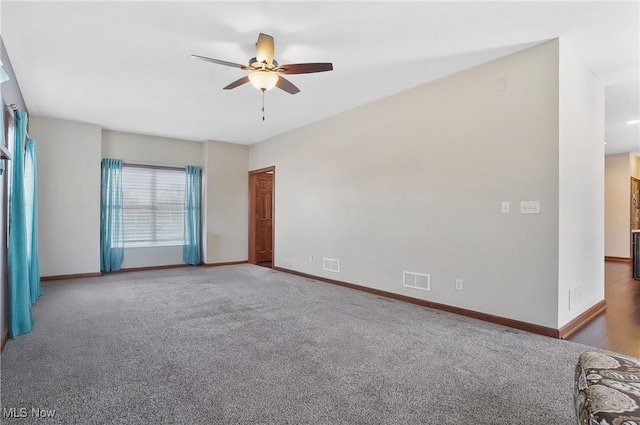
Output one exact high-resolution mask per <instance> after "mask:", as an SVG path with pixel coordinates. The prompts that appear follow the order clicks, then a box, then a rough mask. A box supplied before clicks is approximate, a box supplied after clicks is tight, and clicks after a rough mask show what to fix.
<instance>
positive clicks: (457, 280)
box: [456, 279, 462, 291]
mask: <svg viewBox="0 0 640 425" xmlns="http://www.w3.org/2000/svg"><path fill="white" fill-rule="evenodd" d="M456 290H458V291H462V279H456Z"/></svg>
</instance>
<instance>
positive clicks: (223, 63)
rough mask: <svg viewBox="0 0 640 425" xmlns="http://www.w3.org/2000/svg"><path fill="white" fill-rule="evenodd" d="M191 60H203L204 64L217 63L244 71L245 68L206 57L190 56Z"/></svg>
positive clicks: (237, 64)
mask: <svg viewBox="0 0 640 425" xmlns="http://www.w3.org/2000/svg"><path fill="white" fill-rule="evenodd" d="M191 58H192V59H200V60H203V61H205V62H212V63H217V64H218V65H225V66H232V67H234V68H240V69H246V68H247V67H246V66H244V65H240V64H239V63H234V62H227V61H222V60H220V59H213V58H208V57H206V56H198V55H191Z"/></svg>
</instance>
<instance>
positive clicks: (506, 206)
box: [502, 201, 511, 214]
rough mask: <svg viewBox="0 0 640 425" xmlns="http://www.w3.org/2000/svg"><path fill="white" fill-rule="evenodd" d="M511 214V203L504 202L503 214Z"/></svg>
mask: <svg viewBox="0 0 640 425" xmlns="http://www.w3.org/2000/svg"><path fill="white" fill-rule="evenodd" d="M510 212H511V202H510V201H502V214H509V213H510Z"/></svg>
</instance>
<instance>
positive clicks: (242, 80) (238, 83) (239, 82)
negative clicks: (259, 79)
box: [223, 75, 249, 90]
mask: <svg viewBox="0 0 640 425" xmlns="http://www.w3.org/2000/svg"><path fill="white" fill-rule="evenodd" d="M248 82H249V76H247V75H245V76H244V77H242V78H239V79H237V80H235V81H234V82H233V83H231V84H229V85H228V86H226V87H223V89H224V90H231V89H235V88H236V87H238V86H241V85H243V84H244V83H248Z"/></svg>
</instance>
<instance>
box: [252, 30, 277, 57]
mask: <svg viewBox="0 0 640 425" xmlns="http://www.w3.org/2000/svg"><path fill="white" fill-rule="evenodd" d="M274 50H275V47H274V43H273V37H271V36H270V35H267V34H263V33H260V35H259V36H258V42H257V43H256V59H257V61H258V62H266V63H267V64H268V65H271V64H272V63H273V52H274Z"/></svg>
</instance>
